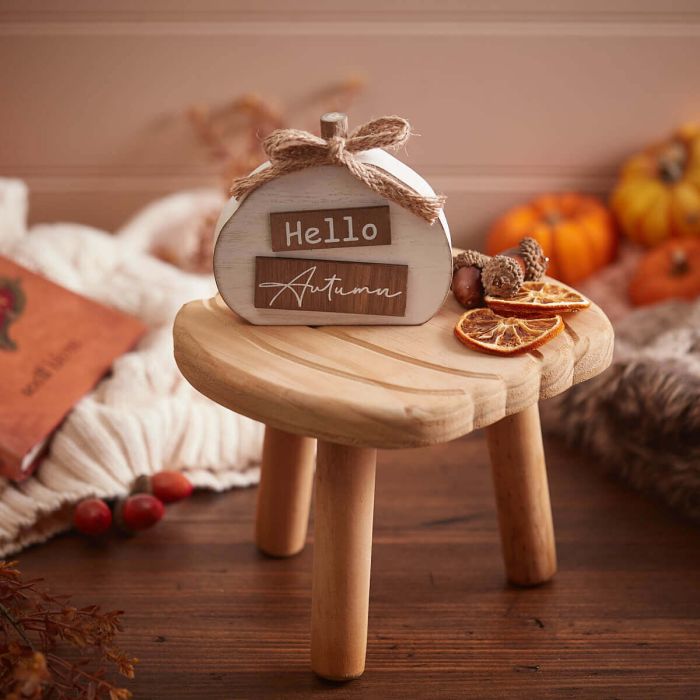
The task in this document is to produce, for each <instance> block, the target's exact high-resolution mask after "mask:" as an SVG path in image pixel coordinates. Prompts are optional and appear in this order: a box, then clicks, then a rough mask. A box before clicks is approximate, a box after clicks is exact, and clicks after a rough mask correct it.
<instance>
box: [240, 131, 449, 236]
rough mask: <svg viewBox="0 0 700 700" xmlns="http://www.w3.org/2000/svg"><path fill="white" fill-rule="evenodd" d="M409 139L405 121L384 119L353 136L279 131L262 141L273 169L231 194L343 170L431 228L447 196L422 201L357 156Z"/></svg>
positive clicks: (243, 180) (244, 182) (255, 175)
mask: <svg viewBox="0 0 700 700" xmlns="http://www.w3.org/2000/svg"><path fill="white" fill-rule="evenodd" d="M410 135H411V126H410V124H409V123H408V122H407V121H406V120H405V119H402V118H401V117H381V118H379V119H374V120H373V121H370V122H367V123H366V124H363V125H362V126H359V127H358V128H357V129H355V130H354V131H353V132H352V133H351V134H350V135H349V136H344V135H338V134H337V135H335V136H332V137H330V138H328V139H325V138H322V137H320V136H314V134H310V133H309V132H308V131H300V130H298V129H278V130H277V131H273V132H272V133H271V134H270V135H269V136H268V137H267V138H266V139H265V140H264V141H263V148H264V150H265V153H266V154H267V155H268V157H269V159H270V164H271V165H270V167H269V168H264V169H263V170H260V171H258V172H256V173H253V174H251V175H247V176H246V177H241V178H238V179H237V180H235V181H234V183H233V185H232V186H231V190H230V193H231V195H232V196H234V197H236V199H240V198H241V197H242V196H243V195H246V194H248V193H250V192H252V191H253V190H256V189H257V188H258V187H260V186H261V185H264V184H265V183H267V182H270V180H274V179H275V178H276V177H279V176H280V175H286V174H288V173H293V172H296V171H297V170H304V169H305V168H313V167H316V166H319V165H340V166H343V167H345V168H347V169H348V170H349V171H350V173H352V175H353V176H354V177H356V178H357V179H358V180H359V181H360V182H362V183H364V184H365V185H366V186H367V187H369V189H371V190H372V191H373V192H376V193H377V194H379V195H381V196H382V197H386V198H387V199H390V200H391V201H392V202H396V204H398V205H400V206H402V207H404V208H406V209H408V210H409V211H411V212H413V213H414V214H416V215H417V216H420V217H421V218H422V219H425V220H426V221H427V222H428V223H431V224H432V223H433V222H434V221H435V220H436V219H437V218H438V215H439V214H440V211H441V210H442V208H443V206H444V204H445V199H446V198H445V197H444V196H443V195H438V196H433V197H430V196H424V195H422V194H419V193H418V192H416V191H415V190H414V189H412V188H411V187H409V186H408V185H406V184H404V183H403V182H401V181H400V180H397V179H396V178H395V177H393V176H392V175H390V174H389V173H387V172H386V171H384V170H382V169H381V168H378V167H376V166H374V165H370V164H368V163H363V162H361V161H360V160H358V159H357V158H356V157H355V154H356V153H359V152H361V151H367V150H369V149H370V148H394V149H395V148H400V147H401V146H403V145H404V144H405V143H406V141H408V139H409V137H410Z"/></svg>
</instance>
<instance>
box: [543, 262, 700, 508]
mask: <svg viewBox="0 0 700 700" xmlns="http://www.w3.org/2000/svg"><path fill="white" fill-rule="evenodd" d="M625 266H626V261H625V260H623V261H622V262H621V263H620V264H619V266H618V269H617V270H612V271H611V272H610V273H609V274H608V276H609V277H611V278H612V277H614V276H615V275H618V276H619V275H622V276H623V277H624V271H625ZM625 290H626V286H625V288H624V289H613V290H611V292H612V294H613V296H615V297H617V298H618V299H619V298H620V297H623V296H624V292H625ZM587 291H589V293H590V292H591V291H593V292H594V294H592V296H595V292H596V291H597V290H595V289H591V290H587ZM596 301H598V302H599V303H601V304H602V305H603V307H604V308H605V306H606V303H605V302H606V300H605V296H604V295H603V298H601V297H600V296H599V297H598V298H597V299H596ZM612 315H617V317H618V320H617V321H616V322H615V324H614V325H615V358H614V360H613V364H612V366H611V367H610V368H609V369H608V370H607V371H606V372H604V373H603V374H601V375H599V376H598V377H596V378H594V379H592V380H590V381H588V382H585V383H583V384H579V385H578V386H575V387H573V388H572V389H571V390H569V391H567V392H566V393H565V394H563V395H562V396H560V397H558V398H557V399H554V400H553V402H552V405H550V406H549V407H547V408H546V410H545V421H544V422H545V425H546V426H547V427H548V428H549V429H550V430H552V431H554V432H557V433H559V434H562V435H564V436H565V437H566V438H567V439H568V441H569V442H570V443H571V444H572V445H574V446H576V447H577V448H580V449H582V450H584V451H585V452H587V453H588V454H591V455H595V456H596V457H599V458H601V459H602V460H603V461H604V463H605V464H607V465H608V467H609V469H610V471H611V472H613V473H614V474H615V475H617V476H619V477H621V478H622V479H623V480H625V481H627V482H628V483H630V484H631V485H632V486H634V487H635V488H637V489H639V490H641V491H644V492H646V493H648V494H653V495H655V496H657V497H660V498H661V499H662V500H663V501H665V502H666V503H667V504H668V505H670V506H672V507H674V508H675V509H677V510H679V511H681V512H682V513H684V514H686V515H688V516H690V517H692V518H695V519H700V300H698V301H696V302H694V303H688V302H681V301H671V302H667V303H663V304H659V305H656V306H653V307H647V308H642V309H638V310H636V311H633V312H631V313H626V314H624V313H620V309H619V308H617V309H616V314H612Z"/></svg>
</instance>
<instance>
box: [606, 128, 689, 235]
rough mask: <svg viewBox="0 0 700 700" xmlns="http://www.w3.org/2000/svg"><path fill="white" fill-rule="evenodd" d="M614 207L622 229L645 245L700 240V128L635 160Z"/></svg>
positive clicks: (678, 135) (630, 162)
mask: <svg viewBox="0 0 700 700" xmlns="http://www.w3.org/2000/svg"><path fill="white" fill-rule="evenodd" d="M610 205H611V207H612V209H613V212H614V213H615V216H616V217H617V220H618V223H619V224H620V228H621V229H622V231H623V232H624V233H625V234H626V235H627V236H628V237H629V238H630V239H632V240H633V241H636V242H637V243H641V244H642V245H646V246H655V245H658V244H659V243H662V242H663V241H665V240H667V239H668V238H680V237H700V124H689V125H686V126H684V127H681V128H680V129H678V131H676V133H675V134H674V135H673V136H672V137H671V138H670V139H669V140H668V141H664V142H663V143H659V144H655V145H654V146H651V147H650V148H648V149H647V150H646V151H644V152H642V153H639V154H637V155H635V156H633V157H632V158H630V159H629V160H628V161H627V162H626V163H625V164H624V165H623V167H622V172H621V173H620V178H619V181H618V183H617V186H616V187H615V191H614V192H613V195H612V199H611V201H610Z"/></svg>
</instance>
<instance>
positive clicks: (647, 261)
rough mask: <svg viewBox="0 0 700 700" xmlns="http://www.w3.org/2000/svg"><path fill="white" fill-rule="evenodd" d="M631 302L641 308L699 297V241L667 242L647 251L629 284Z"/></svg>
mask: <svg viewBox="0 0 700 700" xmlns="http://www.w3.org/2000/svg"><path fill="white" fill-rule="evenodd" d="M629 293H630V299H631V300H632V303H633V304H636V305H637V306H642V305H645V304H655V303H656V302H657V301H664V300H665V299H674V298H676V299H695V297H697V296H698V295H700V240H695V239H684V240H677V241H667V242H666V243H664V244H663V245H661V246H659V247H658V248H655V249H654V250H652V251H650V252H648V253H647V254H646V255H645V256H644V257H643V258H642V259H641V261H640V262H639V266H638V267H637V270H636V271H635V273H634V276H633V277H632V280H631V281H630V287H629Z"/></svg>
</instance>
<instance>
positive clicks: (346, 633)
mask: <svg viewBox="0 0 700 700" xmlns="http://www.w3.org/2000/svg"><path fill="white" fill-rule="evenodd" d="M460 312H461V307H459V306H458V305H457V303H456V302H455V301H454V299H453V298H452V296H451V295H450V297H449V298H448V300H447V302H446V303H445V305H444V306H443V308H442V310H441V311H440V313H438V314H437V315H436V316H435V317H433V318H432V319H431V320H430V321H429V322H428V323H426V324H425V325H423V326H342V327H341V326H333V327H331V326H325V327H319V328H312V327H307V326H286V327H281V326H253V325H250V324H248V323H247V322H245V321H243V320H242V319H240V318H239V317H238V316H236V315H235V314H234V313H233V312H232V311H231V310H230V309H229V308H228V307H227V306H226V305H225V304H224V303H223V301H222V300H221V299H220V298H218V297H216V298H214V299H210V300H208V301H195V302H191V303H189V304H187V305H186V306H184V307H183V308H182V310H181V311H180V313H179V315H178V317H177V319H176V321H175V328H174V337H175V358H176V360H177V363H178V365H179V367H180V369H181V370H182V373H183V374H184V375H185V377H186V378H187V379H188V380H189V381H190V383H191V384H192V385H193V386H194V387H196V388H197V389H198V390H199V391H201V392H202V393H203V394H205V395H206V396H208V397H210V398H211V399H213V400H214V401H216V402H218V403H220V404H222V405H223V406H227V407H228V408H230V409H232V410H234V411H237V412H238V413H242V414H244V415H246V416H250V417H251V418H254V419H256V420H259V421H262V422H263V423H265V424H266V425H267V432H266V435H265V445H264V449H263V460H262V474H261V481H260V490H259V494H258V513H257V526H256V542H257V545H258V547H259V548H260V549H261V550H262V551H263V552H266V553H268V554H270V555H272V556H276V557H285V556H291V555H293V554H296V553H297V552H299V551H300V550H301V549H302V548H303V546H304V540H305V538H306V527H307V520H308V511H309V504H310V500H311V487H312V480H313V461H314V460H313V458H314V438H318V439H319V443H318V453H317V457H316V463H317V466H316V499H315V536H314V566H313V591H312V601H313V602H312V633H311V666H312V668H313V670H314V671H315V672H316V673H317V674H318V675H319V676H322V677H324V678H328V679H333V680H344V679H350V678H356V677H357V676H360V675H361V674H362V672H363V670H364V667H365V652H366V647H367V611H368V603H369V578H370V559H371V551H372V518H373V509H374V478H375V466H376V456H377V448H398V447H412V446H421V445H430V444H436V443H440V442H445V441H447V440H452V439H454V438H457V437H459V436H461V435H464V434H466V433H469V432H470V431H472V430H474V429H475V428H484V427H485V428H486V429H487V436H488V445H489V451H490V453H491V463H492V468H493V479H494V484H495V491H496V501H497V507H498V517H499V524H500V531H501V540H502V546H503V558H504V560H505V568H506V574H507V576H508V579H509V581H511V582H512V583H514V584H517V585H521V586H532V585H536V584H539V583H543V582H544V581H547V580H548V579H550V578H551V577H552V576H553V575H554V573H555V571H556V554H555V547H554V534H553V528H552V513H551V509H550V504H549V491H548V486H547V474H546V469H545V462H544V453H543V448H542V435H541V432H540V419H539V411H538V407H537V402H538V401H539V400H540V399H545V398H549V397H551V396H554V395H556V394H559V393H561V392H563V391H565V390H566V389H568V388H569V387H570V386H572V385H573V384H575V383H577V382H582V381H584V380H586V379H589V378H591V377H593V376H594V375H596V374H598V373H599V372H601V371H603V370H604V369H605V368H606V367H607V366H608V365H609V363H610V360H611V356H612V348H613V332H612V328H611V326H610V322H609V321H608V319H607V318H606V317H605V315H604V314H603V312H602V311H601V310H600V309H599V308H598V307H596V306H592V308H590V309H589V310H587V311H585V312H582V313H580V314H579V315H572V316H571V317H570V318H567V319H566V332H565V333H562V334H561V335H559V336H558V337H557V338H555V339H554V340H552V341H551V342H549V343H547V344H546V345H544V346H542V347H541V348H540V349H538V350H535V351H533V352H530V353H527V354H525V355H521V356H518V357H513V358H501V357H493V356H490V355H485V354H480V353H476V352H472V351H471V350H468V349H467V348H466V347H464V346H463V345H462V344H460V343H459V342H458V341H457V340H456V339H455V338H454V336H453V326H454V324H455V322H456V320H457V318H458V316H459V314H460ZM309 436H310V437H309Z"/></svg>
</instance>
